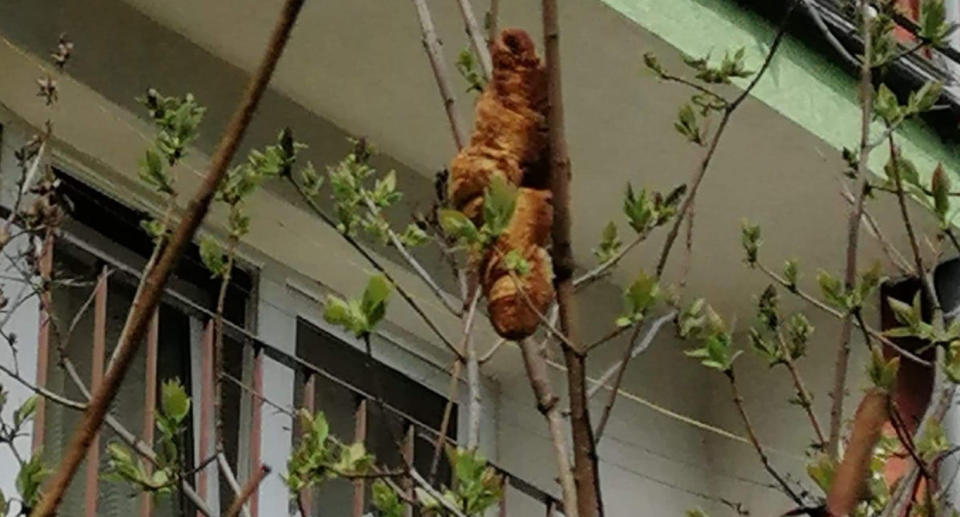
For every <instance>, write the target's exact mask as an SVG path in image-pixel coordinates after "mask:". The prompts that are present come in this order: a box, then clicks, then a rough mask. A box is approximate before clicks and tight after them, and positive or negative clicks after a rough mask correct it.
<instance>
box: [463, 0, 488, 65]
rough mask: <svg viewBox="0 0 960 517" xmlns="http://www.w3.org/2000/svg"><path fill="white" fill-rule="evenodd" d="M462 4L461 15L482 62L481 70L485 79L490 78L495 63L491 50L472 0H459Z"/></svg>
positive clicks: (471, 42) (471, 44)
mask: <svg viewBox="0 0 960 517" xmlns="http://www.w3.org/2000/svg"><path fill="white" fill-rule="evenodd" d="M457 4H458V5H459V6H460V15H461V16H463V25H464V28H465V30H466V31H467V37H468V38H469V39H470V46H471V47H473V52H474V54H476V55H477V60H478V61H479V62H480V72H481V73H482V74H483V78H484V79H489V78H490V72H491V71H492V70H493V65H492V64H491V62H490V50H489V49H488V48H487V47H488V45H487V43H486V42H485V41H484V39H483V32H481V31H480V26H479V25H478V24H477V17H476V16H474V15H473V7H471V6H470V0H457Z"/></svg>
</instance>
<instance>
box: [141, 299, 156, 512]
mask: <svg viewBox="0 0 960 517" xmlns="http://www.w3.org/2000/svg"><path fill="white" fill-rule="evenodd" d="M159 325H160V313H159V311H154V312H153V317H152V318H150V327H149V328H148V329H147V368H146V372H145V373H144V378H145V383H146V387H145V393H144V397H143V433H142V434H141V436H140V439H141V440H143V443H145V444H147V445H148V446H150V447H153V426H154V415H153V413H154V411H155V410H156V407H157V342H158V339H159V335H160V332H159ZM145 467H146V469H147V474H150V472H151V470H152V468H151V466H150V463H149V462H148V463H147V464H146V465H145ZM140 498H141V503H140V517H150V516H151V515H153V496H152V495H151V494H150V493H144V494H143V495H142V496H140Z"/></svg>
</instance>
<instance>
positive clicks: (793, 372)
mask: <svg viewBox="0 0 960 517" xmlns="http://www.w3.org/2000/svg"><path fill="white" fill-rule="evenodd" d="M864 332H866V330H864ZM777 342H778V343H779V345H780V353H781V354H782V355H783V364H784V365H786V367H787V370H789V371H790V377H791V378H792V379H793V387H794V389H796V390H797V399H798V400H799V401H800V405H801V406H802V407H803V410H804V411H805V412H806V413H807V418H809V419H810V426H811V427H813V432H814V433H815V434H816V435H817V444H818V445H819V446H821V447H823V446H824V445H826V443H827V438H826V436H824V434H823V427H821V426H820V420H819V419H817V414H816V413H814V412H813V397H811V396H810V392H809V391H808V390H807V386H806V384H805V383H804V382H803V377H801V376H800V370H798V369H797V364H796V363H795V362H793V355H792V354H791V353H790V348H789V347H787V342H786V341H785V340H784V339H783V334H781V333H780V331H779V330H777Z"/></svg>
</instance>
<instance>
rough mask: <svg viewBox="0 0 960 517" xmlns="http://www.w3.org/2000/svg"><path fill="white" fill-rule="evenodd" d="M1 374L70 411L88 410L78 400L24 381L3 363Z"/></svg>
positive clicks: (0, 364)
mask: <svg viewBox="0 0 960 517" xmlns="http://www.w3.org/2000/svg"><path fill="white" fill-rule="evenodd" d="M0 372H3V373H5V374H7V375H8V376H9V377H10V378H11V379H13V380H15V381H17V382H19V383H20V384H22V385H23V386H24V387H25V388H27V389H28V390H30V391H32V392H34V393H36V394H37V395H40V396H41V397H43V398H45V399H49V400H52V401H54V402H56V403H57V404H60V405H61V406H64V407H68V408H70V409H76V410H79V411H83V410H85V409H87V405H86V404H84V403H83V402H77V401H76V400H71V399H68V398H66V397H63V396H61V395H58V394H56V393H54V392H52V391H50V390H48V389H46V388H43V387H40V386H37V385H35V384H33V383H31V382H30V381H28V380H26V379H24V378H23V377H21V376H20V374H18V373H17V372H15V371H13V370H11V369H10V368H7V367H6V366H4V364H3V363H0Z"/></svg>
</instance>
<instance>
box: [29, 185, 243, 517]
mask: <svg viewBox="0 0 960 517" xmlns="http://www.w3.org/2000/svg"><path fill="white" fill-rule="evenodd" d="M58 176H59V178H60V180H61V182H62V192H63V193H64V195H65V196H66V198H67V199H68V206H69V215H70V217H69V218H68V220H66V221H65V222H64V225H63V230H64V234H65V238H62V239H58V240H57V241H56V242H55V244H54V246H53V251H52V256H53V260H52V279H53V281H54V286H53V290H52V307H53V313H54V317H55V318H56V321H58V322H61V323H58V328H63V326H64V325H65V323H62V322H71V321H72V319H73V318H74V315H75V314H78V313H81V310H80V309H81V307H83V306H84V304H85V303H86V302H87V301H88V300H90V299H92V300H93V303H91V304H90V307H89V308H88V309H87V310H85V311H83V312H82V313H81V316H80V317H79V319H78V320H77V325H76V328H75V330H74V332H73V333H72V334H71V335H70V339H69V341H68V342H66V343H62V348H63V353H64V355H65V356H66V357H69V359H70V361H71V362H72V363H73V364H74V365H75V366H76V369H77V372H78V374H79V376H80V377H81V378H82V379H83V381H84V382H85V383H86V384H87V385H88V386H89V385H90V383H91V380H92V379H93V376H94V372H95V370H99V371H103V370H104V369H105V368H106V366H107V364H108V363H109V358H110V355H111V353H112V348H113V347H114V345H115V344H116V342H117V339H118V337H119V335H120V332H121V329H122V327H123V325H124V322H125V319H126V317H127V312H128V310H129V308H130V305H131V303H132V300H133V297H134V293H135V291H136V288H137V282H138V277H137V276H136V273H139V270H140V268H142V265H143V264H144V263H145V262H146V259H147V256H148V254H149V253H150V252H151V250H152V242H151V240H150V238H149V237H148V236H147V235H146V233H145V232H144V231H143V230H141V229H140V226H139V224H140V221H142V220H144V219H145V218H146V214H143V213H139V212H136V211H134V210H131V209H129V208H127V207H124V206H123V205H121V204H120V203H118V202H116V201H114V200H112V199H110V198H109V197H107V196H105V195H103V194H101V193H99V192H97V191H95V190H93V189H91V188H90V187H88V186H86V185H84V184H83V183H81V182H80V181H78V180H76V179H74V178H72V177H71V176H69V175H67V174H64V173H59V172H58ZM104 268H109V269H110V270H111V274H110V275H109V276H107V277H105V278H104V277H103V276H102V273H103V271H104ZM134 272H136V273H134ZM251 285H252V278H251V276H250V275H249V274H247V273H245V272H243V271H242V270H241V271H237V272H236V274H235V275H234V281H233V282H232V284H231V286H230V288H229V292H228V296H227V300H228V303H227V305H226V308H225V317H226V319H227V320H228V321H231V322H233V323H235V324H237V325H240V326H243V325H244V324H245V323H246V321H247V320H248V319H249V318H248V316H247V313H248V311H247V306H248V302H249V300H250V289H251ZM98 286H100V287H99V289H98ZM95 290H97V291H99V292H98V294H94V291H95ZM170 290H173V291H175V292H176V293H177V294H178V295H179V298H174V297H171V296H167V297H165V299H164V301H163V302H162V304H161V306H160V307H159V310H158V312H157V316H156V320H155V321H156V324H155V325H154V326H153V329H155V331H154V332H151V335H148V337H147V339H146V340H145V341H146V343H144V344H142V345H141V347H140V349H139V350H138V353H137V357H136V359H135V360H134V362H133V364H132V366H131V369H130V371H129V372H128V373H127V375H126V377H125V378H124V381H123V384H122V387H121V390H120V392H119V394H118V396H117V398H116V399H115V400H114V402H113V405H112V406H111V414H112V415H114V416H115V417H116V418H117V419H118V420H119V422H120V423H121V424H122V425H123V426H124V427H126V428H127V429H128V430H129V431H131V432H133V433H134V434H136V435H137V436H138V437H141V438H143V439H149V437H150V433H149V432H148V429H150V428H151V427H152V421H153V420H152V412H150V411H149V407H150V403H149V401H150V400H151V398H152V399H154V400H155V399H156V394H157V393H158V392H159V389H160V385H161V383H162V382H163V381H165V380H167V379H172V378H177V379H180V381H181V382H182V383H183V384H184V386H185V387H186V388H187V390H188V392H189V393H190V394H191V397H192V398H193V404H192V407H191V413H192V414H191V415H190V417H189V418H188V422H191V423H192V425H190V426H188V428H187V430H186V432H185V435H184V436H183V443H185V444H186V447H185V456H186V457H185V458H184V464H185V465H186V469H192V468H193V466H194V465H197V464H198V463H199V462H200V461H201V460H202V459H205V458H208V457H209V456H210V455H212V454H213V452H214V447H213V442H212V429H213V425H214V423H213V422H212V411H210V412H209V413H207V415H206V417H207V420H206V421H204V420H203V418H204V415H203V413H204V411H203V410H202V408H201V404H202V403H203V402H202V401H203V397H202V394H203V389H202V385H203V382H202V380H201V379H203V377H204V376H203V375H202V370H201V368H202V367H203V365H204V360H205V358H204V356H203V353H202V350H203V347H204V346H205V345H204V344H205V343H206V341H204V340H205V339H208V340H209V339H210V338H205V334H206V335H207V336H212V334H210V333H206V332H205V331H206V329H207V328H208V325H210V319H209V317H207V316H206V315H204V314H198V313H196V311H191V310H189V308H188V307H185V306H184V303H182V300H189V302H191V303H192V304H195V305H194V306H199V307H203V308H206V309H213V308H214V306H215V301H216V297H217V294H218V292H219V280H214V279H211V278H210V274H209V272H207V271H206V270H205V268H204V267H203V266H202V263H201V262H200V260H199V255H198V251H197V250H196V249H195V248H194V249H190V250H188V253H187V254H186V255H185V257H184V259H183V260H182V261H181V264H180V265H179V266H178V268H177V270H176V272H175V275H174V278H173V279H172V280H171V282H170V284H169V285H168V291H170ZM91 297H92V298H91ZM178 300H180V301H179V302H178ZM52 339H55V338H51V341H50V342H49V343H47V353H48V354H49V359H48V361H47V363H48V368H47V372H46V386H47V387H48V388H49V389H51V390H53V391H55V392H58V393H63V394H65V395H66V396H68V397H70V398H72V399H74V400H82V399H83V395H82V393H81V391H80V390H79V388H78V387H77V386H76V384H75V383H74V382H73V380H72V379H71V377H70V376H68V375H67V374H66V372H65V371H64V369H63V368H61V367H58V362H59V352H58V343H56V342H54V341H52ZM209 346H211V347H212V345H209ZM211 349H212V348H211ZM241 349H242V347H241V344H240V343H238V342H236V341H235V340H233V339H231V338H229V337H225V339H224V365H225V370H226V373H227V374H230V375H231V376H233V377H234V378H237V379H239V378H242V357H243V354H242V350H241ZM148 357H151V358H152V359H153V361H148ZM207 364H209V363H207ZM208 379H209V376H208ZM210 382H212V381H210ZM243 395H244V394H243V393H242V392H241V389H240V388H239V387H237V386H236V385H234V384H232V383H230V382H227V381H224V382H223V405H222V407H223V411H222V418H223V422H224V425H223V429H224V450H225V453H226V456H227V458H228V461H229V462H230V463H231V464H232V465H233V468H234V471H235V472H236V471H237V467H238V465H243V463H242V461H240V460H241V458H240V457H239V456H240V455H239V451H240V450H241V449H240V447H239V440H240V435H239V428H240V426H239V421H240V406H241V404H240V400H241V397H242V396H243ZM210 396H211V397H212V394H211V395H210ZM210 400H212V398H211V399H210ZM156 403H157V404H159V402H156ZM79 418H80V415H79V414H78V413H77V412H75V411H72V410H69V409H65V408H63V407H60V406H56V405H54V404H47V405H46V406H45V409H44V416H43V420H44V423H43V428H42V430H41V431H40V435H41V441H42V444H43V447H44V451H45V454H46V456H47V458H48V463H49V462H55V461H56V460H57V458H59V457H60V455H61V454H62V452H63V449H64V447H65V445H66V442H67V440H68V439H69V436H70V433H71V431H72V430H73V428H74V427H75V426H76V424H77V422H78V421H79ZM201 423H204V424H206V425H205V426H202V425H201ZM204 429H205V430H206V432H204ZM201 436H206V437H208V438H209V439H208V441H207V442H206V444H205V445H204V444H201V443H200V439H201ZM113 440H118V437H117V436H116V435H115V434H114V433H113V431H112V430H110V429H109V428H107V427H106V426H105V427H104V428H103V431H102V432H101V435H100V438H99V448H98V456H99V458H98V463H99V469H98V470H99V471H100V472H103V471H104V470H105V469H106V466H107V455H106V447H107V445H108V444H109V443H110V442H111V441H113ZM201 456H202V457H201ZM85 469H86V467H83V468H82V469H81V471H80V472H81V473H80V474H78V475H77V476H76V477H75V478H74V481H73V484H72V485H71V487H70V488H69V490H68V492H67V495H66V500H65V503H64V505H63V506H62V508H65V509H68V510H67V513H65V514H64V515H66V516H72V515H78V516H79V515H89V513H88V512H89V511H90V509H91V508H95V509H96V515H99V516H109V517H113V516H117V517H120V516H127V515H140V514H141V508H142V506H141V505H143V504H144V503H143V498H141V497H135V495H136V494H135V493H134V492H133V491H132V489H131V488H130V487H129V486H127V485H121V484H116V483H113V482H110V481H105V480H102V479H97V478H96V477H93V478H92V479H93V480H92V481H91V477H90V476H88V475H84V474H83V473H84V472H85ZM241 471H245V469H243V470H241ZM203 472H205V474H204V475H203V476H209V480H208V481H207V482H206V483H205V484H204V483H201V479H207V478H205V477H202V476H201V475H199V474H198V478H200V479H198V481H197V483H198V487H197V490H198V492H200V493H201V494H203V493H204V492H208V493H207V494H205V495H206V496H207V497H206V500H207V501H208V502H214V501H216V500H217V499H218V497H217V495H218V494H214V493H211V492H215V491H216V490H217V489H218V487H219V492H220V494H219V499H220V500H224V499H225V500H227V501H229V500H232V498H233V495H232V493H231V492H229V487H228V485H227V483H225V482H221V481H219V479H218V477H219V475H218V474H217V472H218V471H217V469H216V464H215V463H213V464H211V465H210V466H208V467H207V468H206V469H204V470H203ZM95 474H96V472H92V474H91V475H95ZM90 483H95V485H89V484H90ZM201 485H202V486H203V488H201ZM91 489H92V490H93V492H92V493H95V494H96V497H95V498H91V497H88V493H90V491H91ZM214 504H215V503H214ZM94 505H95V506H94ZM182 511H186V513H187V514H191V513H194V512H195V511H196V510H195V508H192V505H190V504H189V503H187V502H185V501H184V500H181V499H180V498H178V497H172V498H169V497H168V498H160V499H158V500H157V501H156V506H155V508H154V511H153V514H152V515H156V516H167V515H170V516H172V515H181V512H182Z"/></svg>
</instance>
